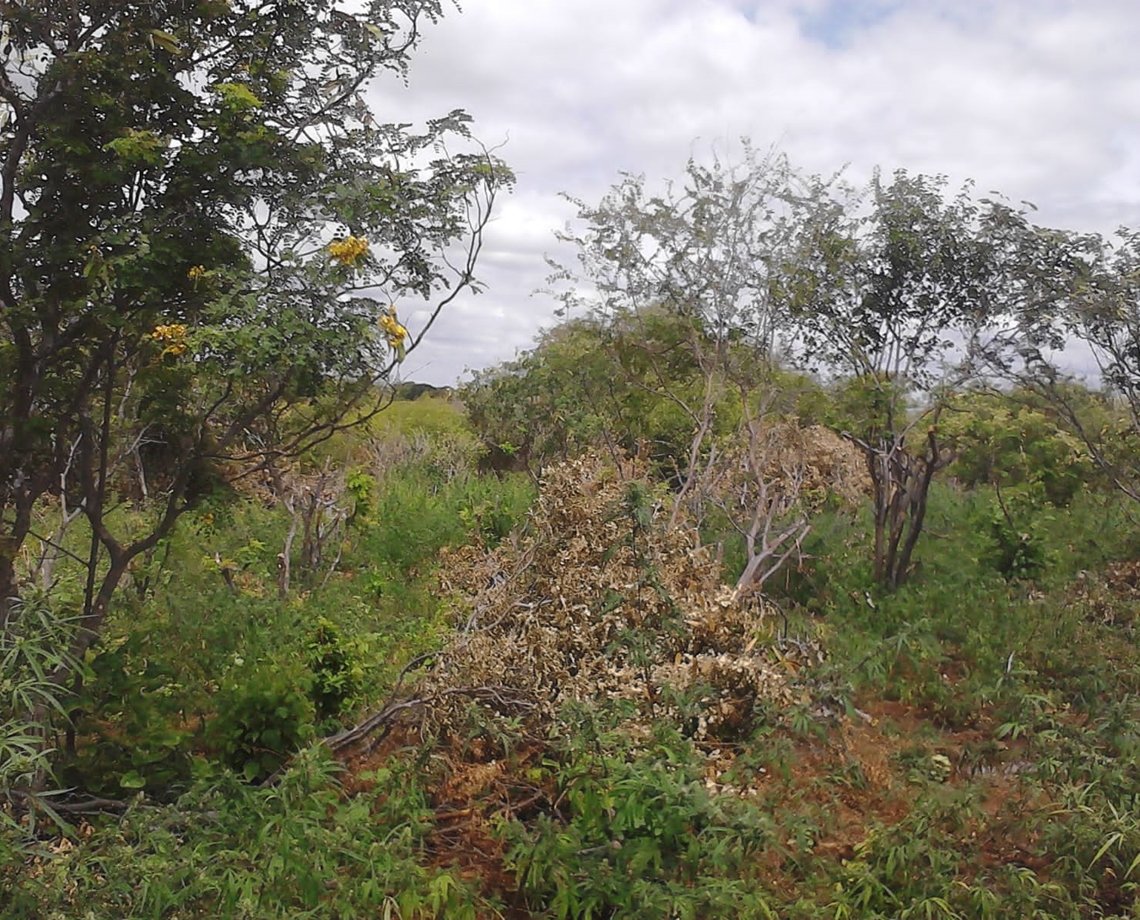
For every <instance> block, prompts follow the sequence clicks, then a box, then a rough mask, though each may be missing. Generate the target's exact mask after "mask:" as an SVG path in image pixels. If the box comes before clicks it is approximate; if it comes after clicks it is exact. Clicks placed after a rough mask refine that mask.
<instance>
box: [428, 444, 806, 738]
mask: <svg viewBox="0 0 1140 920" xmlns="http://www.w3.org/2000/svg"><path fill="white" fill-rule="evenodd" d="M644 474H645V471H644V469H643V468H641V467H640V466H639V465H638V464H636V463H635V462H632V461H627V462H623V463H620V464H617V465H614V464H613V463H612V462H609V461H605V460H602V459H601V458H600V457H598V456H596V455H587V456H585V457H582V458H580V459H577V460H572V461H569V462H567V463H564V464H561V465H559V466H557V467H555V468H553V469H551V470H550V471H549V472H548V474H547V476H546V477H545V478H544V481H543V483H542V489H541V493H540V496H539V499H538V502H537V505H536V507H535V509H534V511H533V512H532V516H531V520H530V524H529V527H528V528H526V529H525V531H524V532H523V533H522V534H520V535H517V536H516V537H515V538H514V539H513V540H511V541H508V542H505V543H503V544H502V545H500V546H499V547H498V548H497V549H495V550H493V551H491V552H485V551H483V550H481V549H479V548H476V547H470V546H469V547H464V548H462V549H460V550H459V551H456V552H453V553H451V554H449V555H448V556H447V558H446V560H445V578H444V580H443V588H444V590H446V591H448V592H450V593H451V594H452V595H453V596H454V597H455V598H456V601H457V606H458V608H459V610H460V611H461V627H460V629H459V631H458V633H457V635H456V638H455V639H454V640H453V641H452V643H451V644H450V645H449V646H448V647H447V648H446V649H445V650H444V651H443V652H442V653H441V655H440V657H439V659H438V660H437V662H436V664H435V666H434V667H433V669H432V670H431V671H430V672H429V673H428V674H427V675H425V678H424V681H423V683H422V684H421V686H420V687H419V688H418V691H417V693H418V695H420V696H421V698H423V699H424V700H426V701H427V702H428V705H427V709H426V723H427V726H428V727H429V728H433V729H439V730H442V731H444V732H448V731H460V730H462V727H463V726H464V725H465V724H467V719H468V718H469V716H470V714H471V712H470V708H469V707H470V706H471V704H472V702H475V703H476V704H477V705H478V706H479V707H480V708H481V710H482V712H483V714H484V715H485V716H488V715H489V716H491V717H521V718H523V720H524V721H526V722H527V723H528V724H534V725H540V724H549V722H550V721H551V720H553V719H555V718H556V717H557V713H558V710H559V707H560V706H561V705H562V704H563V703H566V702H570V701H575V702H586V701H598V700H605V699H620V700H628V701H630V702H632V703H634V704H637V705H638V707H639V708H640V710H641V711H642V712H643V713H645V714H647V715H653V716H670V715H672V716H674V717H679V715H680V713H679V710H678V708H677V707H676V705H675V703H674V702H673V701H674V700H675V699H676V697H677V693H676V692H675V691H687V690H693V689H697V688H703V689H702V691H701V692H699V693H698V700H699V707H700V714H699V716H697V717H695V718H696V722H695V725H693V724H690V725H689V728H690V730H692V731H693V732H694V733H695V734H696V735H697V736H698V737H706V736H710V737H717V736H720V735H724V734H728V733H734V732H735V731H738V730H740V729H741V728H744V727H745V726H746V725H747V723H748V720H749V717H750V715H751V713H752V708H753V705H754V704H755V703H756V702H757V701H764V702H766V703H771V704H777V705H779V704H786V703H789V702H791V701H792V699H793V698H794V696H795V694H794V692H793V689H792V687H791V685H790V683H789V670H788V668H787V667H786V661H785V662H783V663H781V662H780V661H777V660H776V658H775V657H774V656H773V655H772V654H771V652H770V651H768V650H767V649H766V647H758V643H757V638H758V635H759V628H760V625H761V621H762V620H763V619H764V617H765V614H766V613H767V612H768V611H769V608H768V606H767V604H766V602H765V601H764V600H763V599H762V598H758V597H752V598H749V599H748V600H747V601H744V602H738V601H737V600H736V599H735V597H734V594H733V592H732V591H731V590H730V589H728V588H726V587H725V586H724V584H723V582H722V578H721V571H720V566H719V563H718V562H717V561H716V560H715V559H714V558H713V555H712V554H711V553H710V552H708V550H707V549H700V548H698V547H697V545H696V536H695V531H694V530H693V529H692V528H688V527H673V528H667V527H665V524H664V521H665V519H666V515H665V514H664V511H663V508H662V504H663V503H662V501H661V500H660V498H659V496H658V494H657V493H656V492H655V491H654V489H653V487H652V486H650V485H648V484H647V480H646V478H645V475H644ZM688 719H689V722H690V723H692V722H693V716H692V715H691V714H690V715H689V717H688Z"/></svg>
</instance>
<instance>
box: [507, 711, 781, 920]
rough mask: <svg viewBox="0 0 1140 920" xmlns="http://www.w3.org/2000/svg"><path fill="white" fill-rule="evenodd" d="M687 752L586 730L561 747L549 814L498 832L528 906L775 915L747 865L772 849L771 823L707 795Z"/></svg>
mask: <svg viewBox="0 0 1140 920" xmlns="http://www.w3.org/2000/svg"><path fill="white" fill-rule="evenodd" d="M595 730H596V728H595ZM694 754H695V752H694V751H693V750H692V748H690V747H689V746H688V745H687V744H686V742H684V741H683V740H682V739H680V738H679V737H678V736H676V735H669V734H667V733H662V734H661V735H660V736H659V737H657V738H654V739H653V743H652V744H651V745H650V746H649V747H648V749H642V750H633V749H631V747H630V746H629V740H628V739H623V738H622V736H621V734H620V732H609V733H603V734H599V735H597V736H595V735H593V734H592V732H591V726H590V723H589V721H586V722H585V724H582V725H581V726H580V728H579V730H578V731H577V732H576V733H575V734H574V735H571V736H569V737H567V738H565V739H564V742H563V749H562V750H560V751H559V754H558V759H557V761H556V762H555V763H554V764H552V766H553V767H554V770H555V778H556V780H557V783H558V788H559V793H560V794H559V797H558V801H559V802H560V803H561V804H560V808H559V811H558V812H556V813H555V814H552V815H541V816H540V817H539V818H538V820H537V821H535V822H534V823H533V825H532V826H529V827H528V826H525V825H523V824H521V823H520V822H518V821H514V822H510V823H508V824H507V825H506V826H505V827H504V829H503V833H504V834H505V836H506V837H507V840H508V841H509V843H510V844H511V849H510V852H509V853H508V855H507V865H508V866H509V867H510V868H511V869H512V870H513V871H515V872H516V873H517V874H518V876H519V879H520V888H521V890H522V892H523V894H524V896H525V900H526V904H527V907H528V908H529V909H530V910H532V911H534V910H539V911H543V914H542V916H550V917H558V918H570V917H575V918H584V920H588V918H597V917H608V916H614V915H615V914H617V915H633V914H636V915H637V916H641V917H662V918H665V917H690V918H696V917H708V916H723V915H725V914H727V913H731V914H733V915H738V916H742V917H766V918H774V917H776V916H777V912H776V911H775V909H774V908H773V907H772V906H771V904H770V901H769V898H768V897H767V896H766V894H765V892H764V889H763V886H762V885H761V884H759V882H758V879H757V875H756V868H757V859H758V856H759V855H760V854H761V853H762V852H763V851H764V850H765V849H768V848H771V847H773V846H778V845H779V844H778V843H777V842H776V839H775V834H776V831H775V828H774V827H773V826H772V822H771V819H770V818H768V817H767V816H765V815H764V814H763V813H762V812H761V811H760V809H758V808H756V807H755V806H754V805H751V804H749V803H747V802H746V801H744V800H741V799H736V798H734V797H731V796H714V795H711V794H710V793H709V791H708V790H707V789H706V787H705V783H704V781H703V778H702V776H701V767H700V763H699V759H698V758H697V757H696V756H694Z"/></svg>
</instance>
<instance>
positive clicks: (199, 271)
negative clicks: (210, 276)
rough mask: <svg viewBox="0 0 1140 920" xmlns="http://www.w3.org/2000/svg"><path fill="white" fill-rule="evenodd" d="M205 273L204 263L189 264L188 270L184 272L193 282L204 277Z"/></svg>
mask: <svg viewBox="0 0 1140 920" xmlns="http://www.w3.org/2000/svg"><path fill="white" fill-rule="evenodd" d="M206 275H207V272H206V266H205V265H192V266H190V271H188V272H187V273H186V277H187V278H189V279H190V280H191V281H193V282H194V283H195V284H197V283H198V282H199V281H201V280H202V279H203V278H205V277H206Z"/></svg>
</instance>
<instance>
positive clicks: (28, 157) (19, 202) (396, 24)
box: [0, 0, 511, 651]
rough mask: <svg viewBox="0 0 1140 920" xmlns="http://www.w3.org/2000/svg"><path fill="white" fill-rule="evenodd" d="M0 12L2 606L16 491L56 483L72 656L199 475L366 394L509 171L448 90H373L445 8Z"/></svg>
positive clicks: (453, 273) (21, 494) (18, 504)
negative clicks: (150, 499)
mask: <svg viewBox="0 0 1140 920" xmlns="http://www.w3.org/2000/svg"><path fill="white" fill-rule="evenodd" d="M0 13H2V19H3V23H4V27H3V38H2V44H3V67H2V68H0V110H2V118H0V122H2V126H0V329H2V336H0V383H2V386H0V419H3V422H2V424H0V511H2V522H3V524H2V527H3V534H2V537H0V622H3V621H4V619H5V618H6V616H7V610H8V609H9V603H10V599H12V598H14V597H15V596H16V595H17V594H18V586H17V585H16V584H15V582H14V579H15V574H14V569H13V560H14V558H15V556H16V554H17V553H18V551H19V550H20V547H21V546H22V544H23V542H24V540H25V539H26V538H27V536H28V534H29V528H30V527H31V517H32V509H33V507H34V505H35V503H36V501H37V500H38V499H39V498H40V497H42V496H44V495H46V494H49V493H51V494H58V495H60V496H61V497H62V498H63V499H64V500H65V501H66V502H67V504H68V505H69V506H70V507H72V508H75V509H80V510H81V512H82V514H83V516H84V517H85V518H86V519H87V521H88V523H89V524H90V527H91V532H92V546H91V550H90V560H89V564H90V572H91V581H90V582H89V585H88V591H87V597H86V600H85V602H84V629H83V630H81V631H80V633H79V635H78V637H77V640H76V644H75V648H74V650H75V651H80V650H81V649H82V648H83V647H84V645H85V644H86V642H89V641H90V638H91V637H92V636H93V635H94V634H95V632H96V631H97V628H98V624H99V622H100V618H101V616H102V611H103V610H104V609H105V606H106V601H107V598H108V597H109V596H110V593H111V592H112V591H113V590H114V586H115V584H116V583H117V582H118V580H119V578H120V577H121V576H122V573H123V571H124V569H125V567H126V566H127V565H128V564H129V562H130V560H131V559H132V558H133V557H135V556H136V555H138V554H139V553H141V552H145V551H146V550H147V549H149V548H151V547H153V546H154V544H155V543H156V542H157V541H158V540H159V539H161V538H162V536H163V535H164V534H165V533H167V532H168V531H169V529H170V527H171V526H172V525H173V522H174V520H175V519H176V518H177V516H178V515H179V514H180V513H181V512H182V511H183V510H184V509H185V508H186V506H187V503H188V501H189V500H190V499H191V498H192V497H193V493H194V491H195V489H197V488H199V487H200V486H201V482H200V479H201V477H202V476H203V475H204V473H205V472H206V471H208V470H209V471H211V472H212V473H215V474H216V473H218V471H219V470H221V469H222V467H219V466H218V464H219V463H221V462H223V461H232V462H235V463H238V464H240V466H241V468H242V469H246V470H248V468H249V467H250V465H257V464H264V463H267V462H272V461H273V460H274V458H278V457H280V456H282V455H289V454H291V453H295V452H296V451H298V450H301V449H303V448H304V447H305V446H306V445H309V444H311V443H313V442H314V441H315V440H319V439H320V438H322V437H325V436H327V434H328V432H329V431H330V430H333V429H335V428H336V427H337V426H340V425H343V424H347V423H349V422H351V421H353V420H359V418H361V417H362V416H363V415H366V414H367V413H368V411H370V409H369V407H370V406H374V405H375V402H376V400H377V399H379V398H381V395H380V392H379V391H378V390H377V384H378V383H380V382H382V381H384V380H385V379H387V378H388V377H389V376H390V375H391V374H392V371H393V370H394V368H395V367H396V365H397V364H398V363H399V361H400V360H402V358H403V356H404V354H405V352H406V351H407V349H409V348H411V347H414V345H415V343H416V342H418V341H419V338H420V337H421V336H422V335H423V333H424V332H425V331H426V330H427V328H428V327H429V326H430V324H431V321H432V320H433V319H434V317H435V315H436V314H437V313H438V311H439V310H440V309H441V308H442V307H443V306H444V305H445V304H446V303H447V302H448V301H449V300H451V299H452V298H454V297H455V296H456V294H457V293H458V292H459V291H461V290H464V289H467V288H472V287H474V286H475V285H476V278H475V274H474V271H475V261H476V257H477V255H478V251H479V247H480V243H481V238H482V231H483V228H484V226H485V224H486V221H487V219H488V216H489V213H490V209H491V207H492V204H493V201H494V198H495V195H496V194H497V193H498V192H499V191H500V190H501V189H502V188H504V187H505V186H506V185H508V184H509V183H510V181H511V176H510V173H509V171H508V170H507V169H506V168H505V167H504V166H503V165H502V164H501V163H500V162H499V161H498V160H497V159H496V158H495V157H494V156H492V155H490V154H489V153H487V152H486V151H485V150H483V149H482V148H479V147H478V146H477V145H474V144H473V143H472V141H471V138H470V134H469V121H470V120H469V118H468V116H467V115H466V114H465V113H464V112H463V111H461V110H458V109H457V110H455V111H451V112H448V113H443V114H442V116H441V117H440V118H438V119H436V120H432V121H430V122H428V124H427V125H426V126H425V127H423V128H422V129H420V130H416V129H414V128H413V127H412V126H411V125H407V124H386V123H383V122H382V121H381V120H379V118H378V117H377V115H376V113H374V112H373V110H372V109H371V107H370V106H369V103H368V98H367V94H372V93H377V92H379V91H380V84H376V83H374V80H375V78H377V77H379V76H381V75H383V74H388V75H389V76H391V77H395V78H400V77H402V76H404V75H405V73H406V70H407V66H408V62H409V59H410V55H411V53H412V51H413V50H414V48H415V47H416V44H417V42H418V41H419V38H420V35H421V30H422V28H423V27H424V26H425V25H427V24H429V23H431V22H432V21H434V20H436V19H437V18H438V17H439V16H440V15H441V14H442V4H441V3H439V2H438V0H372V2H368V3H364V4H345V3H340V2H335V0H318V2H305V3H300V2H292V0H284V2H282V0H267V2H259V0H233V2H227V0H201V2H182V0H177V2H157V3H152V2H145V3H144V2H131V0H115V2H102V0H87V2H76V3H70V4H65V5H64V6H62V7H61V6H60V5H59V4H57V3H53V2H47V0H30V2H27V0H20V2H8V0H6V2H3V3H0ZM449 141H450V142H451V143H453V144H456V145H458V147H459V148H460V149H461V150H463V151H464V152H457V153H449V152H448V150H447V147H446V144H447V143H448V142H449ZM416 309H418V310H420V311H421V315H424V316H426V317H427V319H426V320H425V321H423V322H422V324H421V325H420V327H419V328H418V329H414V330H409V328H408V327H407V326H406V325H405V324H404V323H405V317H406V316H407V314H408V313H409V312H410V311H412V310H416ZM154 458H160V459H161V463H151V462H148V460H153V459H154ZM233 469H235V470H236V469H237V468H236V467H235V468H233ZM125 480H133V481H134V482H135V483H136V485H135V487H134V488H136V489H137V490H141V491H142V492H143V493H144V494H147V493H152V494H154V495H158V496H160V497H161V498H162V503H161V505H160V509H159V511H158V512H157V517H155V518H154V520H153V521H152V523H151V525H149V526H148V527H146V528H143V529H142V530H141V531H139V532H132V533H129V534H127V533H115V532H113V528H112V526H111V523H110V521H109V517H108V511H109V509H110V507H111V506H112V505H113V504H114V498H115V496H119V497H122V496H123V495H125V494H129V492H130V489H127V488H125V487H124V485H123V483H124V481H125Z"/></svg>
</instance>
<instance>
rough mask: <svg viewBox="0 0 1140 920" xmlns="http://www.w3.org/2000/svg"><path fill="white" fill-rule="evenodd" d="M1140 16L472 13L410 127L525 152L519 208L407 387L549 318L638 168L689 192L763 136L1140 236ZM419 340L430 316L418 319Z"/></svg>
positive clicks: (1012, 2)
mask: <svg viewBox="0 0 1140 920" xmlns="http://www.w3.org/2000/svg"><path fill="white" fill-rule="evenodd" d="M1138 46H1140V17H1137V16H1136V8H1135V3H1134V0H1003V2H1002V3H993V2H988V0H621V2H615V0H465V2H464V4H463V12H462V13H461V14H460V13H452V14H451V15H449V16H448V17H446V18H445V19H444V20H443V21H442V22H441V23H440V24H439V25H438V26H436V27H434V28H432V29H430V30H429V31H428V32H427V33H426V34H425V37H424V42H423V45H422V47H421V48H420V49H419V51H417V52H416V54H415V57H414V59H413V64H412V70H411V76H410V86H409V88H408V89H407V90H403V91H401V90H399V89H398V88H393V87H392V86H391V85H385V86H382V87H378V88H377V89H376V90H375V93H374V104H375V107H376V109H377V112H378V114H379V115H380V117H383V118H386V119H392V120H405V119H409V118H423V117H427V116H432V115H438V114H440V113H442V112H445V111H448V110H450V109H452V108H455V107H463V108H466V109H467V110H468V111H469V112H471V114H472V115H473V116H474V117H475V124H476V133H477V134H478V136H479V137H480V138H481V139H482V140H483V141H484V142H486V143H487V144H489V145H495V144H498V143H500V142H503V141H506V145H505V146H504V148H503V150H502V155H503V156H504V158H505V159H506V160H507V161H508V162H509V163H510V164H511V165H512V167H513V168H514V169H515V170H516V172H517V174H518V179H519V182H518V188H517V191H516V193H515V195H514V196H513V197H512V198H511V199H510V200H507V201H504V202H503V203H502V207H501V208H500V210H499V212H498V214H497V216H496V219H495V222H494V224H493V225H492V226H491V228H489V230H488V234H487V243H486V248H485V251H484V260H483V263H482V269H481V274H482V277H483V280H484V281H485V282H486V283H487V285H488V290H487V291H486V292H485V293H484V294H481V295H479V296H476V297H462V298H461V299H460V300H459V302H457V303H456V304H454V305H453V306H452V307H451V308H449V311H448V313H447V314H446V315H445V316H443V317H442V318H441V319H440V321H439V323H438V324H437V326H436V327H435V328H433V330H432V332H431V335H430V336H429V337H428V338H427V339H425V342H424V345H423V346H422V347H421V348H420V349H419V350H418V351H417V352H416V353H415V355H414V356H413V357H412V358H409V362H408V367H407V368H406V373H408V375H409V376H414V377H417V378H418V379H425V380H431V381H433V382H437V383H448V382H451V381H453V380H454V379H455V377H456V376H457V375H458V374H460V373H461V372H462V371H463V369H464V368H465V367H481V366H485V365H487V364H490V363H494V362H497V361H500V360H503V359H505V358H509V357H511V356H512V355H513V354H514V352H515V350H516V349H518V348H522V347H526V346H527V345H528V344H529V343H530V341H531V339H532V338H533V335H534V333H535V332H536V331H537V329H538V328H539V327H540V326H541V325H543V324H549V322H551V319H552V311H553V308H554V304H553V303H552V302H551V301H550V300H549V298H546V297H543V296H541V295H540V296H532V294H533V292H534V290H535V289H536V288H540V287H541V286H542V285H543V282H544V279H545V277H546V274H547V267H546V265H545V262H544V260H543V255H544V253H547V252H557V251H558V244H557V243H556V241H555V238H554V231H555V230H556V229H559V228H561V227H562V226H563V225H564V224H565V222H566V221H567V220H568V219H570V218H571V217H572V216H573V208H572V207H571V206H570V205H568V203H567V202H565V201H563V200H562V199H561V198H560V197H559V193H560V192H568V193H570V194H572V195H574V196H576V197H579V198H582V199H584V200H586V201H595V200H597V199H598V198H599V197H600V196H601V195H602V194H603V193H604V192H605V190H606V188H608V186H609V185H611V184H612V183H613V182H614V181H616V179H617V178H618V173H619V171H622V170H626V171H633V172H644V173H646V174H647V175H648V176H650V177H651V178H658V177H660V178H666V177H669V176H673V175H677V174H678V173H679V172H680V171H681V169H682V167H683V165H684V163H685V160H686V159H687V158H688V157H689V156H691V155H695V156H698V157H701V156H707V155H708V153H709V152H710V151H711V150H712V149H713V148H714V147H715V148H716V149H717V150H719V151H720V152H721V153H724V152H725V151H728V152H729V155H730V156H731V151H732V150H733V149H738V148H737V147H736V143H737V140H738V139H739V138H740V137H743V136H748V137H750V138H751V139H752V141H753V143H754V144H755V145H756V146H757V147H758V148H761V149H764V148H767V147H769V146H773V145H774V146H776V147H777V148H779V149H780V150H782V151H784V152H786V153H787V154H788V155H789V157H790V158H791V160H792V162H793V163H794V164H795V165H797V166H800V167H801V168H804V169H807V170H810V171H819V172H828V173H830V172H833V171H834V170H836V169H838V168H839V167H842V166H843V165H844V164H850V165H849V176H850V177H851V178H852V179H861V178H863V177H865V176H866V175H867V174H869V172H870V171H871V169H873V168H874V167H875V166H881V167H882V168H883V169H885V170H891V169H894V168H897V167H906V168H908V169H911V170H912V171H921V172H932V173H933V172H937V173H947V174H948V175H950V176H951V178H952V179H954V180H962V179H966V178H973V179H974V180H976V182H977V187H978V189H979V190H980V191H983V192H984V191H989V190H991V189H994V190H998V191H1000V192H1003V193H1004V194H1006V195H1008V196H1009V197H1010V198H1011V199H1014V200H1020V199H1025V200H1029V201H1033V202H1035V203H1036V204H1037V205H1038V206H1039V207H1040V212H1039V217H1040V219H1041V220H1043V221H1045V222H1051V223H1056V224H1058V225H1062V226H1070V227H1074V228H1078V229H1089V230H1102V231H1106V232H1107V231H1110V230H1112V229H1113V228H1115V227H1116V226H1117V225H1119V224H1128V225H1133V226H1137V225H1140V128H1137V127H1136V126H1137V125H1140V56H1137V55H1136V54H1135V48H1136V47H1138ZM413 322H414V317H413Z"/></svg>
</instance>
